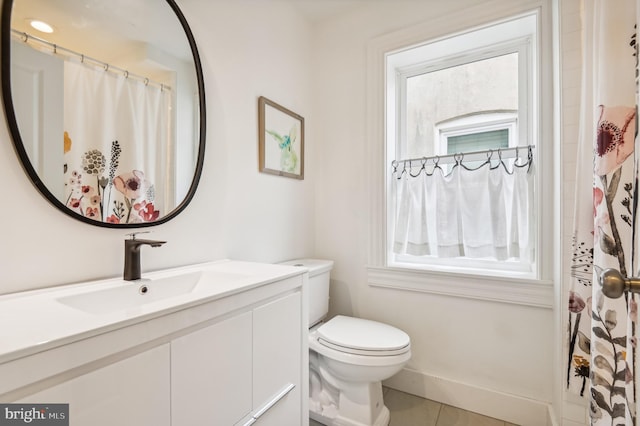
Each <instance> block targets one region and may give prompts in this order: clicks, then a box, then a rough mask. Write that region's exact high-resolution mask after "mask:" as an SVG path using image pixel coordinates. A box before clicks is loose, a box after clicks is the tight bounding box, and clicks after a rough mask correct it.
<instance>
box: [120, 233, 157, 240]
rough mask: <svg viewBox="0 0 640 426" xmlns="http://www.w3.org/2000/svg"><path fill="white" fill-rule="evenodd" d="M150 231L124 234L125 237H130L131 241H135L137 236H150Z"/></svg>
mask: <svg viewBox="0 0 640 426" xmlns="http://www.w3.org/2000/svg"><path fill="white" fill-rule="evenodd" d="M150 233H151V231H137V232H131V233H130V234H125V237H131V239H132V240H135V239H136V235H138V234H150Z"/></svg>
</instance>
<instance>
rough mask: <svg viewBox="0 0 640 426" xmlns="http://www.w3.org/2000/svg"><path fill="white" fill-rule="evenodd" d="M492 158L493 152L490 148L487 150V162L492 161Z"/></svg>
mask: <svg viewBox="0 0 640 426" xmlns="http://www.w3.org/2000/svg"><path fill="white" fill-rule="evenodd" d="M491 157H493V150H492V149H491V148H489V149H488V150H487V160H491Z"/></svg>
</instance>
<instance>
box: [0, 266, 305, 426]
mask: <svg viewBox="0 0 640 426" xmlns="http://www.w3.org/2000/svg"><path fill="white" fill-rule="evenodd" d="M255 265H257V266H255ZM249 267H251V268H256V269H258V270H259V271H263V272H261V275H260V279H256V280H253V281H252V280H248V279H247V280H243V281H238V282H237V283H229V284H226V283H224V282H221V283H217V282H216V283H214V284H212V285H211V288H212V289H213V290H211V293H207V296H206V297H203V298H202V299H194V300H193V301H192V302H188V303H184V302H183V303H182V304H181V305H177V306H174V307H169V308H167V309H163V310H158V311H157V312H153V313H150V314H146V315H138V316H136V317H131V318H127V319H126V320H122V321H120V322H117V323H113V324H111V323H107V322H106V321H107V319H106V318H105V322H104V323H103V325H102V326H101V327H99V328H95V329H89V328H87V330H86V331H85V332H84V333H82V334H79V335H77V337H74V336H70V337H69V336H67V337H65V338H64V340H61V341H60V342H58V343H57V344H54V343H47V346H45V347H38V348H37V350H35V349H32V348H27V349H26V350H25V353H24V354H22V355H21V356H11V357H9V356H7V355H4V358H3V355H2V354H0V402H19V403H34V404H36V403H37V404H42V403H44V404H46V403H68V404H69V414H70V415H69V418H70V425H71V426H85V425H91V426H103V425H104V426H112V425H116V424H117V425H120V426H205V425H212V426H235V425H247V426H248V425H256V426H306V425H308V416H307V404H308V401H307V400H308V389H307V388H308V386H307V381H308V373H307V368H308V345H307V339H306V335H307V325H306V322H307V311H306V310H307V307H306V303H305V302H304V301H305V293H304V292H305V289H306V285H305V283H306V280H307V275H306V274H305V273H304V272H303V271H298V270H297V269H296V268H289V267H276V266H275V265H271V266H268V265H260V264H250V263H245V262H238V265H236V264H235V262H231V261H229V263H225V264H222V266H218V265H217V264H216V265H215V268H216V269H215V270H216V271H217V275H215V276H216V277H225V278H226V277H227V276H231V275H229V274H230V272H229V271H235V270H236V269H237V270H240V271H242V272H243V273H244V271H245V270H246V269H248V268H249ZM234 268H235V269H234ZM211 276H213V275H212V274H211V273H210V272H209V271H208V270H206V269H205V270H204V271H203V273H202V277H204V278H203V279H206V278H207V277H211ZM233 276H236V275H233ZM237 276H243V275H240V274H237ZM214 290H215V292H214ZM1 302H2V301H1V300H0V303H1ZM56 308H57V309H61V308H60V306H58V305H56ZM20 309H22V307H20ZM15 311H16V312H18V311H20V310H19V309H18V307H16V308H15ZM131 311H132V312H134V311H133V310H131ZM69 315H70V316H71V313H70V314H69ZM73 315H80V314H75V313H74V314H73ZM116 315H121V314H119V313H116V314H109V319H111V318H113V317H115V316H116ZM122 315H125V314H124V313H123V314H122ZM78 318H80V316H78ZM85 318H86V321H87V322H89V321H92V320H95V318H90V317H89V316H87V317H85ZM65 321H68V318H65ZM73 324H82V323H78V322H77V321H74V322H73Z"/></svg>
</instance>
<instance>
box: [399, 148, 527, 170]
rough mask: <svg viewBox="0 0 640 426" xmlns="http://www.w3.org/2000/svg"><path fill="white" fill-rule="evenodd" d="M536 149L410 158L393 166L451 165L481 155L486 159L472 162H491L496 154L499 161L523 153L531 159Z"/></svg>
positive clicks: (506, 149)
mask: <svg viewBox="0 0 640 426" xmlns="http://www.w3.org/2000/svg"><path fill="white" fill-rule="evenodd" d="M535 147H536V146H535V145H525V146H514V147H510V148H498V149H486V150H483V151H470V152H464V153H462V152H460V153H456V154H445V155H434V156H431V157H418V158H408V159H406V160H393V161H392V162H391V166H392V167H397V166H398V165H400V164H406V163H409V165H411V163H412V162H417V163H419V164H423V163H426V162H427V161H429V160H431V161H433V162H434V163H435V164H449V163H453V162H458V161H462V160H463V159H465V157H466V158H467V160H469V157H479V156H480V155H483V154H484V155H486V158H471V160H473V161H476V160H489V159H492V158H493V155H494V154H498V158H499V159H502V158H514V157H520V152H521V151H522V152H526V153H527V157H530V156H532V155H533V149H534V148H535ZM511 152H515V155H511ZM504 153H509V154H508V155H506V156H503V154H504Z"/></svg>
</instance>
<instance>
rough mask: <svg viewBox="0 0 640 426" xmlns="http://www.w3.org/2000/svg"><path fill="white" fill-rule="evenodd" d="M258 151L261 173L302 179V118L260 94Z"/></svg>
mask: <svg viewBox="0 0 640 426" xmlns="http://www.w3.org/2000/svg"><path fill="white" fill-rule="evenodd" d="M258 152H259V169H260V172H262V173H268V174H273V175H278V176H285V177H289V178H294V179H300V180H302V179H304V118H303V117H302V116H300V115H298V114H296V113H295V112H293V111H291V110H289V109H287V108H285V107H283V106H282V105H278V104H277V103H275V102H273V101H271V100H269V99H267V98H265V97H264V96H260V98H258Z"/></svg>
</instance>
